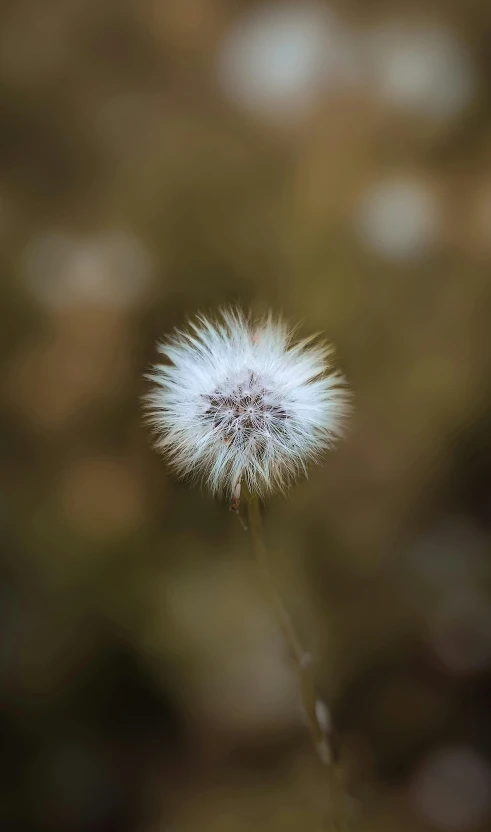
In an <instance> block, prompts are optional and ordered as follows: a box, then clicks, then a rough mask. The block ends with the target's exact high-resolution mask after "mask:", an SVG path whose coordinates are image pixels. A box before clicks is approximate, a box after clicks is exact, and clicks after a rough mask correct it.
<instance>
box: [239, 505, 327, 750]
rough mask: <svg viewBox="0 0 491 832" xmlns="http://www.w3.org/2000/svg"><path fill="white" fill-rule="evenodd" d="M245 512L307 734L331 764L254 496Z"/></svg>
mask: <svg viewBox="0 0 491 832" xmlns="http://www.w3.org/2000/svg"><path fill="white" fill-rule="evenodd" d="M248 510H249V526H250V530H251V537H252V545H253V549H254V554H255V557H256V560H257V563H258V565H259V568H260V570H261V572H262V575H263V578H264V582H265V585H266V589H267V590H268V593H269V597H270V601H271V606H272V608H273V611H274V614H275V617H276V620H277V623H278V625H279V627H280V628H281V631H282V633H283V635H284V637H285V639H286V641H287V643H288V645H289V647H290V652H291V655H292V659H293V661H294V663H295V666H296V670H297V673H298V677H299V682H300V691H301V695H302V701H303V706H304V710H305V715H306V717H307V721H308V725H309V729H310V733H311V735H312V739H313V741H314V745H315V747H316V749H317V752H318V754H319V756H320V759H321V760H322V762H324V763H328V762H330V761H331V749H330V744H329V738H328V736H327V733H326V730H325V728H324V727H323V726H322V725H321V723H320V721H319V709H320V708H321V707H322V702H321V700H320V699H319V698H318V696H317V693H316V687H315V679H314V674H313V668H312V659H311V656H310V655H309V653H308V652H307V651H306V650H304V648H303V646H302V644H301V642H300V639H299V637H298V635H297V632H296V630H295V627H294V625H293V621H292V619H291V616H290V614H289V612H288V610H287V609H286V607H285V605H284V604H283V601H282V600H281V597H280V595H279V593H278V590H277V588H276V584H275V582H274V579H273V577H272V575H271V570H270V567H269V558H268V551H267V549H266V545H265V542H264V535H263V524H262V518H261V508H260V505H259V499H258V497H257V496H251V497H250V498H249V500H248Z"/></svg>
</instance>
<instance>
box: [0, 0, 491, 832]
mask: <svg viewBox="0 0 491 832" xmlns="http://www.w3.org/2000/svg"><path fill="white" fill-rule="evenodd" d="M490 38H491V19H490V15H489V6H488V4H487V3H486V2H485V0H467V2H466V3H462V2H456V0H416V1H414V0H412V2H409V0H393V1H392V2H383V0H331V2H321V1H320V0H319V2H315V0H312V1H311V0H299V2H286V0H277V2H272V1H270V2H259V1H258V2H252V1H251V0H247V2H246V0H3V2H2V4H1V7H0V269H1V286H0V292H1V308H2V326H1V329H0V339H1V344H2V350H1V375H0V395H1V407H0V419H1V430H0V437H1V438H0V442H1V445H2V466H1V492H0V518H1V523H2V534H1V541H2V553H1V561H0V725H1V735H2V742H1V747H0V828H1V829H2V830H4V829H5V830H8V832H11V830H13V831H14V832H15V830H26V832H31V830H32V832H37V830H39V832H44V830H46V832H126V830H127V831H128V832H133V830H135V831H136V832H198V830H199V832H222V830H223V832H234V830H244V831H245V830H250V829H253V828H254V829H257V830H276V829H277V830H302V831H303V830H322V829H325V830H331V829H333V830H334V829H337V828H338V827H336V826H335V824H334V820H333V818H332V806H331V802H330V797H329V792H328V788H327V785H326V780H325V776H324V772H323V771H322V769H320V767H319V766H318V763H317V760H316V759H315V756H314V754H313V751H312V749H311V745H310V741H309V737H308V734H307V732H306V731H305V728H304V726H303V724H302V717H301V712H300V708H299V702H298V693H297V684H296V679H295V676H294V674H293V671H292V669H291V667H290V665H289V661H288V656H287V655H286V650H285V646H284V644H283V642H282V640H281V637H280V636H279V634H278V632H277V629H276V627H275V624H274V622H273V621H272V620H271V617H270V615H269V612H268V608H267V604H266V602H265V598H264V593H263V588H262V585H261V581H260V578H259V577H258V575H257V574H256V569H255V565H254V563H253V561H252V558H251V553H250V549H249V540H248V536H247V534H246V533H245V532H244V531H243V530H242V529H241V527H240V525H239V523H238V522H237V519H236V518H235V517H234V516H232V515H230V514H229V512H228V510H227V506H226V505H222V504H219V503H217V502H216V501H213V500H212V499H211V498H210V497H209V496H208V495H207V494H205V493H200V492H199V490H193V489H189V488H188V487H187V486H186V485H185V484H182V483H178V482H175V481H174V479H173V478H172V477H171V476H169V474H168V472H167V470H166V466H165V462H164V461H162V460H161V459H159V458H158V457H157V455H156V454H155V453H154V452H153V451H152V449H151V447H150V443H149V437H148V434H147V431H146V429H145V427H144V426H143V424H142V413H141V397H142V395H143V394H144V393H145V389H146V385H145V381H144V379H143V374H144V372H145V371H146V370H147V369H148V367H149V365H150V364H151V363H152V361H154V360H155V358H156V350H155V342H156V340H157V339H158V338H160V337H163V336H164V335H165V333H166V332H168V331H169V329H171V328H172V327H173V326H175V325H178V324H182V323H183V321H184V319H185V318H186V317H187V316H188V315H191V314H193V313H195V312H196V311H197V310H199V309H201V310H210V311H213V310H214V309H215V308H216V307H217V306H218V305H220V304H223V303H224V302H229V301H240V302H241V303H242V304H244V306H246V307H247V306H249V305H252V306H254V308H259V309H264V308H265V307H267V306H272V307H273V308H274V309H278V310H282V311H283V312H284V313H285V314H286V315H287V316H288V317H290V318H291V319H293V320H294V321H301V322H302V323H301V328H302V329H303V330H305V332H306V333H307V332H310V331H312V330H322V331H324V332H325V333H326V334H327V337H328V338H329V339H330V340H332V341H333V342H334V344H335V345H336V348H337V362H338V363H339V366H340V367H341V369H342V370H343V372H344V373H345V374H346V375H347V377H348V379H349V382H350V385H351V387H352V388H353V390H354V395H355V404H356V412H355V415H354V417H353V419H352V421H351V426H350V431H349V434H348V436H347V438H346V439H345V440H344V441H343V443H342V444H341V445H340V446H339V448H338V449H337V450H336V452H334V453H332V454H331V455H330V456H329V458H328V459H327V460H326V464H325V465H323V466H322V467H319V468H316V469H315V470H313V471H312V472H311V475H310V478H309V480H308V481H306V482H302V483H299V484H298V486H296V487H295V488H294V489H292V491H291V492H290V493H289V494H288V496H287V497H286V498H284V497H280V496H278V497H273V498H272V499H271V500H269V501H268V503H267V506H266V508H265V525H266V536H267V540H268V544H269V547H270V550H271V558H272V564H273V566H272V568H273V570H274V572H275V575H276V578H277V582H278V585H279V586H280V589H281V592H282V594H283V596H284V598H285V600H286V602H287V604H288V606H289V609H290V610H291V613H292V615H293V617H294V619H295V623H296V625H297V627H298V630H299V632H300V633H301V635H302V638H303V641H304V643H305V644H306V645H307V646H308V649H309V650H310V652H311V653H312V655H313V657H314V661H315V672H316V678H317V681H318V686H319V690H320V692H321V694H322V696H323V698H324V699H325V701H326V702H327V703H328V706H329V711H330V717H331V719H332V721H333V723H334V725H335V728H336V731H337V735H338V743H339V753H340V760H341V762H340V766H341V769H342V771H343V772H344V775H343V776H345V779H346V783H347V787H346V788H347V790H348V791H349V793H350V795H351V798H350V800H351V803H350V806H351V809H352V817H351V820H350V823H353V824H354V828H357V829H360V830H363V832H372V830H373V832H384V830H387V832H389V830H390V832H398V831H399V830H401V832H404V830H411V832H420V830H421V832H424V830H433V829H435V830H449V832H467V830H480V829H485V828H489V826H490V822H491V759H490V755H491V716H490V711H489V702H490V695H491V608H490V605H489V601H490V595H491V571H490V542H491V380H490V378H491V377H490V370H491V336H490V329H491V272H490V269H491V51H490Z"/></svg>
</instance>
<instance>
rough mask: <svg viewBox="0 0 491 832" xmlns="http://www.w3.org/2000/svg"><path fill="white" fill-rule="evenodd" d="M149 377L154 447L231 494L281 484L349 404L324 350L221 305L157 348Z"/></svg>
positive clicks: (275, 324)
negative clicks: (162, 359) (239, 489)
mask: <svg viewBox="0 0 491 832" xmlns="http://www.w3.org/2000/svg"><path fill="white" fill-rule="evenodd" d="M159 351H160V353H161V354H162V355H163V356H164V357H165V358H166V359H167V362H166V363H165V364H158V365H156V366H155V367H154V368H153V370H152V372H151V373H149V375H148V378H149V379H150V380H151V382H152V384H153V387H152V391H151V392H150V394H149V395H148V396H147V398H146V405H147V410H148V414H149V422H150V424H151V425H152V427H153V429H154V432H155V435H156V445H157V448H158V449H160V450H161V451H162V452H164V453H165V455H166V456H167V458H168V459H169V461H170V464H171V466H172V467H173V469H174V470H175V471H176V472H177V474H179V475H180V476H188V477H191V478H192V479H195V480H201V481H204V482H205V484H206V485H207V486H208V487H209V488H210V489H211V491H212V492H214V493H219V494H225V495H227V496H232V495H233V494H234V492H236V490H237V487H238V486H239V485H240V484H245V485H246V486H247V488H248V489H249V491H250V492H251V493H259V494H263V493H265V492H267V491H271V490H272V489H274V488H280V489H282V488H284V487H285V486H286V485H288V484H289V483H290V482H291V481H292V480H293V479H294V478H295V477H296V476H297V475H298V474H299V473H301V472H304V473H305V472H306V466H307V463H308V462H309V461H312V460H317V459H318V458H319V456H320V455H321V454H322V452H323V451H325V450H326V449H328V448H330V447H331V446H332V444H333V443H334V441H335V439H336V438H337V437H338V436H339V435H340V434H341V432H342V426H343V423H344V417H345V416H346V415H347V413H348V410H349V396H348V393H347V391H346V386H345V383H344V379H343V377H342V376H341V375H340V374H339V373H336V372H333V371H332V370H331V368H330V363H329V356H330V353H331V348H330V347H329V346H328V345H327V344H325V343H320V342H318V341H316V340H315V339H314V338H309V339H306V340H303V341H300V342H298V343H294V342H293V340H292V332H291V330H290V329H289V327H288V326H287V325H286V324H285V322H284V321H283V320H282V319H281V318H275V317H273V315H271V314H269V315H268V316H267V317H265V318H262V319H260V320H254V319H253V318H252V317H248V316H246V315H244V313H243V312H241V311H240V310H237V309H225V310H223V311H222V312H220V314H219V317H218V319H217V320H216V321H213V320H211V319H209V318H207V317H205V316H199V317H198V318H197V319H196V320H195V321H193V322H191V323H190V325H189V329H188V331H181V330H177V331H175V332H174V334H173V335H171V336H170V338H169V339H168V340H166V341H165V342H164V343H162V344H160V345H159Z"/></svg>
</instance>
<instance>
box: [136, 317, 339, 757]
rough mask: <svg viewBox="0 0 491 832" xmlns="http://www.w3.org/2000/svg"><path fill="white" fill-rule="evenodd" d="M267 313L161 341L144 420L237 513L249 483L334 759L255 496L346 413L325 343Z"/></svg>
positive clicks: (316, 446)
mask: <svg viewBox="0 0 491 832" xmlns="http://www.w3.org/2000/svg"><path fill="white" fill-rule="evenodd" d="M293 336H294V332H293V331H292V330H291V328H289V327H288V326H287V324H286V323H285V322H284V321H283V320H282V319H281V318H279V317H274V316H273V315H272V314H269V315H267V316H266V317H263V318H262V319H259V320H255V319H253V318H252V317H251V316H247V315H245V314H244V313H243V312H242V311H240V310H239V309H225V310H223V311H222V312H221V313H220V315H219V317H218V319H217V320H211V319H209V318H207V317H205V316H203V315H201V316H199V317H198V318H197V319H196V320H195V321H194V322H191V323H190V325H189V328H188V329H187V330H177V331H175V332H174V334H173V335H171V336H170V338H168V340H167V341H165V342H164V343H162V344H161V345H160V347H159V350H160V353H161V354H162V355H163V356H164V357H165V358H166V359H167V362H166V363H165V364H158V365H156V366H155V367H154V368H153V370H152V371H151V372H150V373H149V375H148V378H149V379H150V381H151V382H152V391H151V393H150V394H149V395H148V396H147V401H146V404H147V409H148V413H149V420H150V423H151V425H152V427H153V429H154V432H155V433H156V445H157V447H158V448H159V449H160V450H161V451H162V452H164V454H165V455H166V456H167V458H168V460H169V461H170V464H171V466H172V467H173V468H174V470H175V471H176V473H177V474H178V475H180V476H185V477H189V478H191V479H192V480H198V481H204V482H205V483H206V484H207V485H208V486H209V488H210V489H211V491H212V492H213V493H216V494H223V495H225V496H228V497H229V499H231V501H232V504H231V508H232V509H233V510H234V511H236V512H238V510H239V502H240V494H241V488H242V486H245V487H246V492H247V497H248V500H247V503H248V511H249V523H250V530H251V537H252V543H253V548H254V552H255V555H256V559H257V562H258V565H259V567H260V569H261V572H262V574H263V577H264V581H265V585H266V588H267V590H268V593H269V599H270V602H271V606H272V609H273V611H274V614H275V616H276V620H277V622H278V625H279V627H280V628H281V630H282V632H283V634H284V637H285V639H286V641H287V643H288V645H289V647H290V653H291V655H292V658H293V660H294V662H295V665H296V668H297V673H298V677H299V686H300V691H301V695H302V701H303V711H304V714H305V717H306V720H307V723H308V725H309V728H310V731H311V734H312V738H313V740H314V743H315V746H316V748H317V751H318V754H319V757H320V759H321V760H322V762H324V763H327V762H328V761H330V760H331V759H332V754H331V745H332V743H331V737H330V727H329V725H328V723H327V721H326V719H325V714H326V713H327V707H326V705H325V704H324V703H323V702H322V700H321V699H319V697H318V696H317V692H316V685H315V679H314V675H313V665H312V657H311V656H310V654H309V653H308V652H307V651H306V650H304V648H303V646H302V643H301V641H300V639H299V638H298V636H297V633H296V630H295V627H294V625H293V622H292V619H291V617H290V614H289V612H288V610H287V609H286V608H285V606H284V604H283V601H282V599H281V596H280V594H279V593H278V591H277V589H276V584H275V581H274V578H273V575H272V572H271V569H270V566H269V559H268V553H267V549H266V545H265V542H264V536H263V531H262V520H261V512H260V507H259V496H263V495H264V494H266V493H267V492H270V491H272V490H274V489H275V488H279V489H284V488H285V487H286V486H287V485H288V484H290V483H291V482H292V481H293V480H294V479H295V477H296V476H297V475H299V474H305V473H306V471H307V466H308V463H309V462H311V461H318V460H319V458H320V457H321V456H322V455H323V453H324V452H325V451H326V450H328V449H329V448H331V447H332V446H333V444H334V442H335V440H336V439H337V438H338V437H339V436H340V435H341V434H342V429H343V424H344V420H345V417H346V415H347V413H348V410H349V396H348V393H347V389H346V385H345V381H344V378H343V376H342V375H341V374H340V373H339V372H336V371H334V370H333V369H332V367H331V363H330V357H331V353H332V350H331V347H330V346H329V345H328V344H326V343H324V342H322V341H320V340H319V339H317V338H316V337H315V336H314V337H312V338H306V339H304V340H300V341H295V339H294V337H293Z"/></svg>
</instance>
